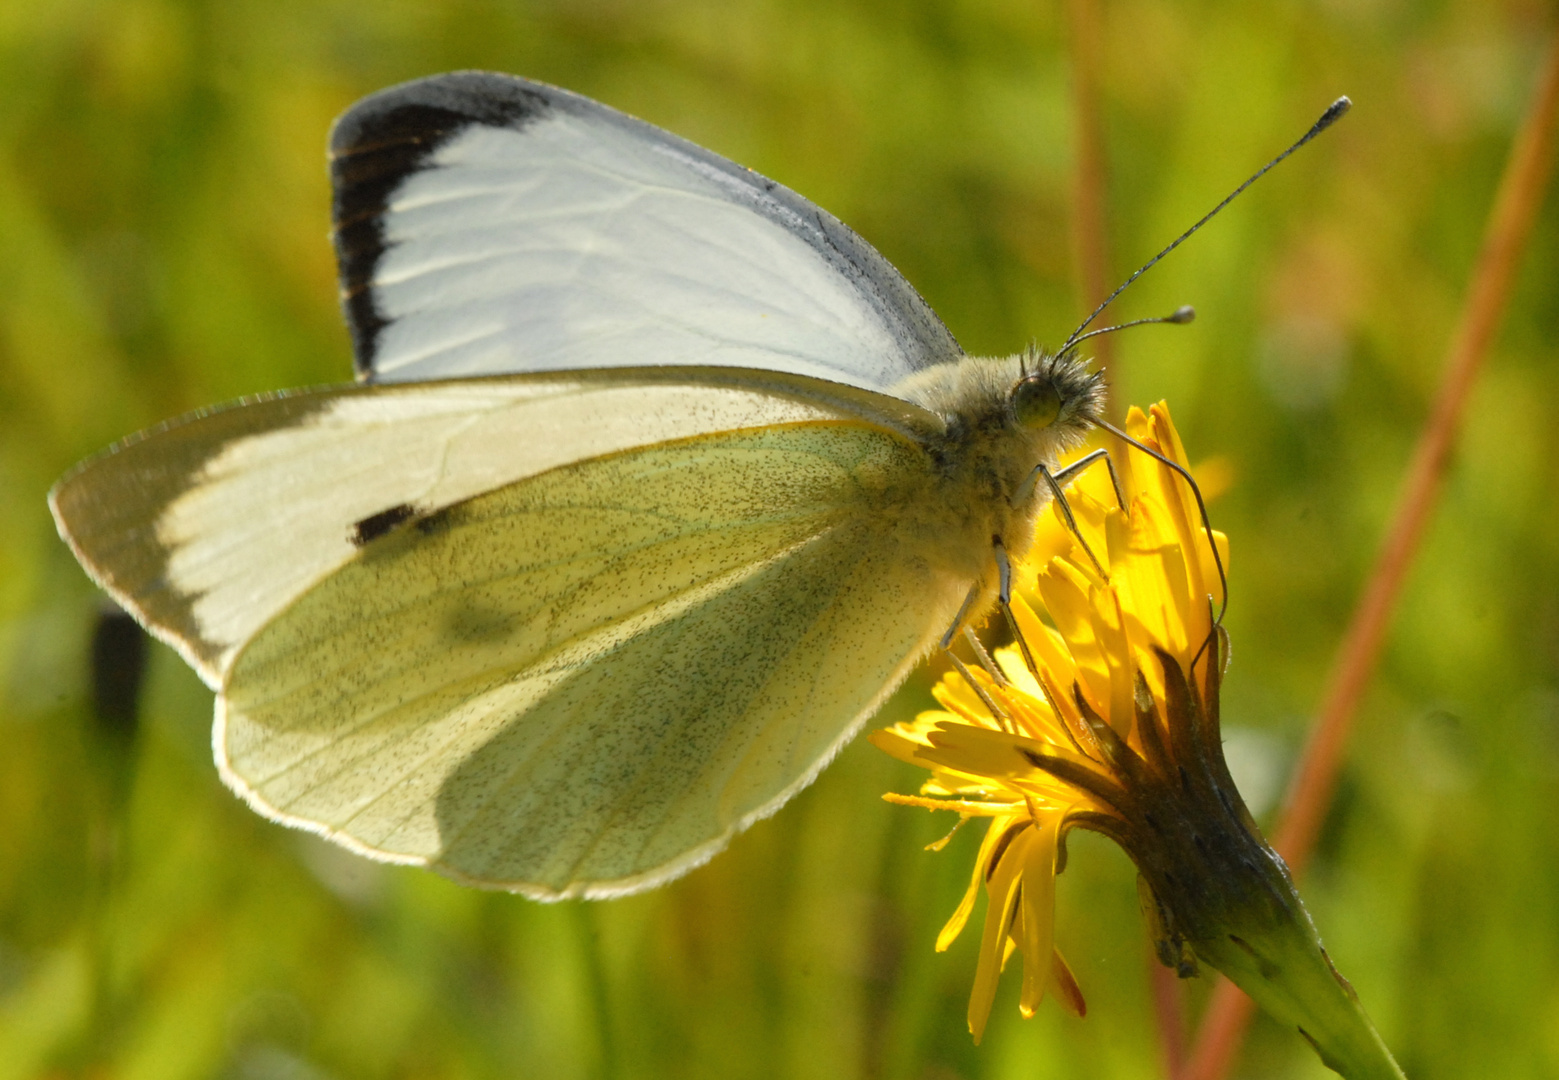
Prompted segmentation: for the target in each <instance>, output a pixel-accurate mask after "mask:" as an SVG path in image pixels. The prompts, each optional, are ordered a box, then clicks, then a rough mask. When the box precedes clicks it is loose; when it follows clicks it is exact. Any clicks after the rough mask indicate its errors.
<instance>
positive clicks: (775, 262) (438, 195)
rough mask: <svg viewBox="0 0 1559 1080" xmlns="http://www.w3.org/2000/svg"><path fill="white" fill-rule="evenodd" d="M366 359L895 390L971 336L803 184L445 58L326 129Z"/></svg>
mask: <svg viewBox="0 0 1559 1080" xmlns="http://www.w3.org/2000/svg"><path fill="white" fill-rule="evenodd" d="M331 153H332V162H333V164H332V170H333V175H334V181H335V189H336V193H335V215H336V249H337V255H338V258H339V261H340V267H341V278H342V289H343V297H344V306H345V309H346V313H347V318H348V322H349V324H350V325H351V328H352V334H353V341H354V345H355V351H356V360H357V366H358V372H359V375H360V376H361V377H364V378H368V379H371V380H372V381H375V382H389V381H402V380H408V379H428V378H443V377H451V376H467V375H491V374H498V373H504V372H518V371H540V370H554V369H561V368H596V367H608V366H639V365H650V364H675V365H717V366H736V367H755V368H767V369H771V370H777V371H787V372H793V373H798V374H803V375H811V376H816V377H819V378H825V379H830V380H834V381H838V382H844V383H849V384H851V385H855V386H859V387H863V388H866V389H871V390H887V389H889V388H891V387H892V386H894V385H895V384H896V383H898V382H899V381H900V380H901V379H903V378H904V377H905V376H907V375H910V374H913V373H914V372H916V371H919V370H921V369H923V368H925V367H927V366H929V365H931V364H935V363H939V362H942V361H947V360H952V359H955V358H956V357H958V356H959V355H961V353H960V350H959V348H958V345H957V343H956V342H955V341H954V340H953V337H952V335H951V334H949V333H948V331H947V329H946V327H944V326H943V325H942V323H941V321H940V320H939V319H938V318H937V317H936V315H935V314H934V313H933V312H932V311H931V309H930V308H929V307H928V306H927V305H926V303H925V302H924V301H923V300H922V299H921V298H920V296H919V295H918V294H917V293H916V292H915V290H914V289H913V288H912V287H911V286H910V285H909V283H908V282H907V281H905V280H904V278H903V277H902V276H901V275H900V274H899V273H898V271H896V270H895V269H893V267H892V266H891V265H890V264H889V263H888V262H887V260H885V259H884V258H883V257H882V256H881V255H879V254H878V253H877V252H876V251H875V250H874V249H873V248H872V247H871V245H869V244H867V243H866V242H865V241H864V240H862V239H861V238H860V237H859V236H857V235H856V234H855V233H854V232H852V231H851V230H850V229H849V228H847V227H846V226H845V225H843V224H842V223H841V222H839V221H838V219H836V218H834V217H833V216H832V215H830V214H828V213H827V212H825V211H823V210H821V209H819V208H818V207H816V206H814V205H813V204H812V203H810V202H808V201H807V200H806V199H803V198H801V197H800V196H799V195H797V194H795V193H794V192H792V191H790V190H788V189H786V188H784V187H782V186H780V185H779V184H776V183H774V182H773V181H771V180H768V179H765V178H764V177H762V176H760V175H758V174H757V173H754V172H752V171H751V170H749V169H744V168H742V167H741V166H738V165H735V164H733V163H732V162H730V161H727V160H726V159H724V158H722V157H720V156H718V155H716V154H712V153H710V152H709V151H707V150H704V149H702V148H700V147H698V146H695V145H693V144H692V143H689V142H687V141H685V140H683V139H680V138H677V137H676V136H674V135H671V134H669V133H668V132H665V131H662V130H660V129H659V128H656V127H652V126H651V125H649V124H645V123H643V122H641V121H638V120H634V119H633V118H631V117H628V116H625V115H623V114H621V113H619V112H616V111H615V110H612V109H609V108H607V107H605V106H603V105H599V104H597V103H595V102H593V101H590V100H588V99H586V98H582V97H580V96H578V95H576V94H571V93H569V92H567V91H565V90H559V89H556V88H555V87H550V86H545V85H543V84H540V83H533V82H529V81H527V80H524V79H517V78H513V77H510V76H503V75H493V74H487V73H480V72H464V73H457V74H453V75H441V76H436V77H434V78H430V79H423V80H420V81H417V82H413V83H408V84H406V85H404V86H400V87H396V88H393V89H391V90H386V91H384V92H382V93H379V94H375V95H373V96H372V97H369V98H367V99H365V100H363V101H362V102H359V103H358V104H357V105H355V106H354V107H353V108H352V109H351V110H350V111H349V112H348V113H346V115H345V116H343V117H342V118H341V120H340V121H339V122H338V123H337V125H336V128H335V130H334V132H333V134H332V139H331Z"/></svg>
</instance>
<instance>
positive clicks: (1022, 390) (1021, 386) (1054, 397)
mask: <svg viewBox="0 0 1559 1080" xmlns="http://www.w3.org/2000/svg"><path fill="white" fill-rule="evenodd" d="M1012 412H1013V415H1014V416H1016V417H1017V420H1018V423H1019V424H1022V425H1023V426H1024V427H1026V428H1033V429H1035V430H1039V429H1042V428H1047V427H1049V426H1050V425H1051V424H1053V423H1055V422H1056V417H1058V416H1060V415H1061V393H1060V391H1058V390H1057V389H1056V384H1055V383H1053V382H1051V381H1050V380H1049V379H1048V378H1046V377H1045V376H1043V375H1031V376H1029V377H1028V378H1026V379H1023V380H1022V381H1021V382H1019V383H1018V385H1017V386H1014V387H1013V388H1012Z"/></svg>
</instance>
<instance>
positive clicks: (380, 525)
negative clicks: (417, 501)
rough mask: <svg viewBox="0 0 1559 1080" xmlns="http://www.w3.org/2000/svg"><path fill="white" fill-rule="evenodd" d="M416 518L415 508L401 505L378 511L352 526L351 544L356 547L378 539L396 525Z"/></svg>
mask: <svg viewBox="0 0 1559 1080" xmlns="http://www.w3.org/2000/svg"><path fill="white" fill-rule="evenodd" d="M416 516H417V510H416V507H413V506H408V505H406V504H405V503H401V504H399V505H398V506H392V507H390V508H389V509H388V510H380V511H379V512H378V513H377V514H369V515H368V516H367V517H365V518H364V519H363V520H362V521H359V522H358V523H357V524H356V525H353V526H352V543H354V544H356V545H357V546H358V547H364V546H366V545H367V544H370V543H372V542H373V541H375V540H377V539H379V537H381V536H383V535H384V534H385V533H387V532H389V531H390V530H392V529H394V528H395V527H396V526H397V525H403V524H405V523H406V522H408V521H410V520H411V519H412V518H414V517H416Z"/></svg>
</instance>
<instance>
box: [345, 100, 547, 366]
mask: <svg viewBox="0 0 1559 1080" xmlns="http://www.w3.org/2000/svg"><path fill="white" fill-rule="evenodd" d="M551 107H552V103H551V101H550V100H549V98H548V96H547V93H546V91H545V88H543V87H540V86H537V85H536V84H534V83H530V82H527V81H526V80H524V79H517V78H514V77H512V76H508V75H495V74H492V73H489V72H482V71H461V72H455V73H453V74H450V75H436V76H433V77H432V78H428V79H419V80H417V81H416V82H410V83H405V84H403V85H401V86H396V87H391V88H390V89H388V90H384V91H381V92H380V93H377V94H374V95H372V96H371V97H367V98H364V99H363V100H362V101H359V102H358V103H357V104H356V105H354V106H352V108H350V109H348V110H347V111H346V113H344V114H343V115H342V116H341V118H340V119H339V120H337V121H336V124H335V127H334V128H332V129H331V133H330V177H331V183H332V186H333V188H334V191H335V195H334V199H333V205H332V222H333V225H334V230H333V238H334V241H335V248H336V264H337V268H338V272H339V274H340V281H341V307H342V310H343V313H344V314H345V315H346V321H347V327H348V329H349V330H350V331H351V333H352V355H353V361H354V366H355V367H356V370H357V374H358V377H359V378H367V377H368V376H369V375H371V374H372V373H373V369H374V355H375V350H376V349H377V347H378V341H379V334H380V332H381V331H382V330H383V329H384V328H385V326H386V325H388V320H387V319H386V318H385V316H384V313H383V312H382V311H380V310H379V308H378V307H377V306H376V305H375V303H374V295H373V287H372V286H373V278H374V271H375V270H376V269H377V267H378V265H379V260H380V258H381V257H383V255H384V252H385V249H386V247H387V244H386V242H385V237H384V211H385V208H386V205H387V203H388V201H389V198H390V196H391V194H392V193H393V192H394V191H395V189H396V188H397V187H399V186H400V185H401V183H402V181H404V180H405V179H406V178H407V177H408V176H410V175H411V174H413V173H415V172H416V171H417V170H418V169H420V168H421V167H422V166H423V164H424V163H425V162H426V161H427V159H428V158H429V157H430V156H431V155H432V154H433V153H434V152H436V151H437V150H438V148H439V147H440V146H442V145H444V143H446V142H447V141H449V139H451V138H453V137H454V136H455V135H458V134H459V133H460V132H461V131H462V130H464V129H465V128H466V127H467V126H469V125H471V124H487V125H490V126H493V127H512V128H519V127H523V126H524V125H525V124H528V123H530V122H531V121H533V120H535V119H537V118H538V117H540V116H542V115H545V114H546V112H547V111H548V110H549V109H550V108H551Z"/></svg>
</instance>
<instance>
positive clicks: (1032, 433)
mask: <svg viewBox="0 0 1559 1080" xmlns="http://www.w3.org/2000/svg"><path fill="white" fill-rule="evenodd" d="M1036 365H1047V366H1048V369H1049V370H1052V371H1053V373H1054V379H1055V381H1056V383H1057V386H1058V387H1059V388H1060V389H1061V392H1062V400H1063V402H1064V405H1063V409H1062V412H1061V414H1060V415H1059V416H1058V417H1057V419H1056V422H1055V423H1052V424H1050V425H1049V426H1046V427H1043V428H1040V429H1037V430H1036V429H1034V428H1030V427H1025V426H1024V425H1022V424H1021V423H1019V421H1018V419H1017V417H1016V416H1015V414H1014V411H1013V408H1012V404H1011V397H1012V391H1013V387H1014V386H1015V385H1016V384H1017V382H1018V381H1019V380H1020V379H1021V378H1023V377H1024V376H1025V375H1026V374H1027V375H1031V374H1033V373H1034V371H1035V369H1036ZM893 392H894V393H895V394H896V395H898V396H900V397H903V398H906V399H908V400H910V401H913V402H915V403H916V404H918V405H920V406H922V407H923V408H925V409H927V410H928V411H930V412H931V413H934V414H935V415H936V416H938V417H939V418H940V419H941V425H940V426H939V428H938V429H937V430H934V431H925V432H922V433H918V434H919V438H918V441H919V442H920V445H921V447H922V449H923V450H924V452H925V453H926V454H927V455H928V457H929V458H930V461H931V466H932V467H931V468H930V469H929V470H927V472H926V473H925V474H924V478H923V479H922V480H921V481H920V482H919V483H920V484H921V485H923V489H922V490H919V491H915V492H911V493H906V495H908V498H907V499H906V500H905V501H904V502H903V503H902V504H901V508H900V513H899V515H898V517H899V530H898V531H899V534H900V536H901V538H902V542H903V543H905V544H907V545H912V546H913V547H915V548H917V549H918V550H919V551H921V552H924V553H925V555H924V557H925V558H926V560H927V562H928V563H929V564H930V565H929V566H928V569H929V570H931V572H932V573H933V574H935V575H936V576H937V577H939V578H944V580H945V581H946V583H947V584H948V586H949V587H959V588H961V589H962V590H964V591H967V590H968V589H969V587H970V586H971V585H972V584H974V583H975V582H981V583H983V585H984V588H983V590H982V594H983V595H982V597H981V600H980V603H979V604H978V607H979V608H981V609H988V608H989V606H990V604H991V603H992V602H993V601H994V597H995V590H996V587H997V575H996V559H995V555H994V548H995V546H996V545H997V544H998V543H999V544H1000V545H1001V546H1003V547H1004V548H1006V550H1007V552H1008V553H1009V554H1010V555H1011V556H1012V557H1013V558H1014V559H1019V558H1022V557H1023V555H1024V554H1025V553H1026V552H1027V550H1028V548H1029V546H1030V544H1031V543H1032V540H1033V533H1034V523H1035V519H1036V518H1037V517H1038V515H1039V513H1040V512H1041V511H1042V510H1044V509H1045V507H1046V506H1048V505H1049V503H1050V498H1051V496H1050V491H1049V488H1048V487H1046V486H1045V484H1044V483H1043V481H1040V482H1039V483H1035V479H1036V477H1035V475H1034V469H1035V466H1038V465H1045V466H1046V467H1047V468H1049V469H1051V470H1052V471H1053V470H1054V469H1055V467H1056V462H1057V459H1058V458H1059V457H1060V456H1061V454H1063V453H1064V452H1065V451H1066V450H1068V449H1070V448H1072V447H1074V446H1076V445H1078V444H1079V443H1080V442H1081V441H1082V438H1083V435H1084V433H1085V432H1086V431H1087V429H1088V427H1089V426H1090V425H1091V423H1092V418H1093V417H1094V416H1096V415H1097V412H1098V408H1099V404H1100V398H1101V396H1102V391H1101V390H1100V389H1099V380H1098V379H1097V377H1096V376H1094V375H1092V374H1090V373H1088V372H1087V371H1086V369H1085V367H1084V366H1083V365H1082V364H1081V363H1080V362H1078V361H1075V360H1070V359H1068V360H1064V361H1057V360H1055V359H1054V358H1051V357H1044V356H1042V355H1039V354H1036V353H1029V354H1023V355H1018V356H1010V357H1005V358H1000V359H984V358H976V357H964V358H962V359H960V360H958V361H955V362H952V363H948V364H942V365H938V366H937V367H934V368H930V369H928V370H926V371H922V372H919V373H917V374H916V375H914V376H912V377H911V378H909V379H907V380H905V381H904V382H902V383H900V384H899V385H898V386H896V387H895V388H894V391H893ZM944 575H945V577H944ZM947 579H951V580H947ZM960 583H961V584H960ZM971 614H975V613H973V612H972V613H971Z"/></svg>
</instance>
